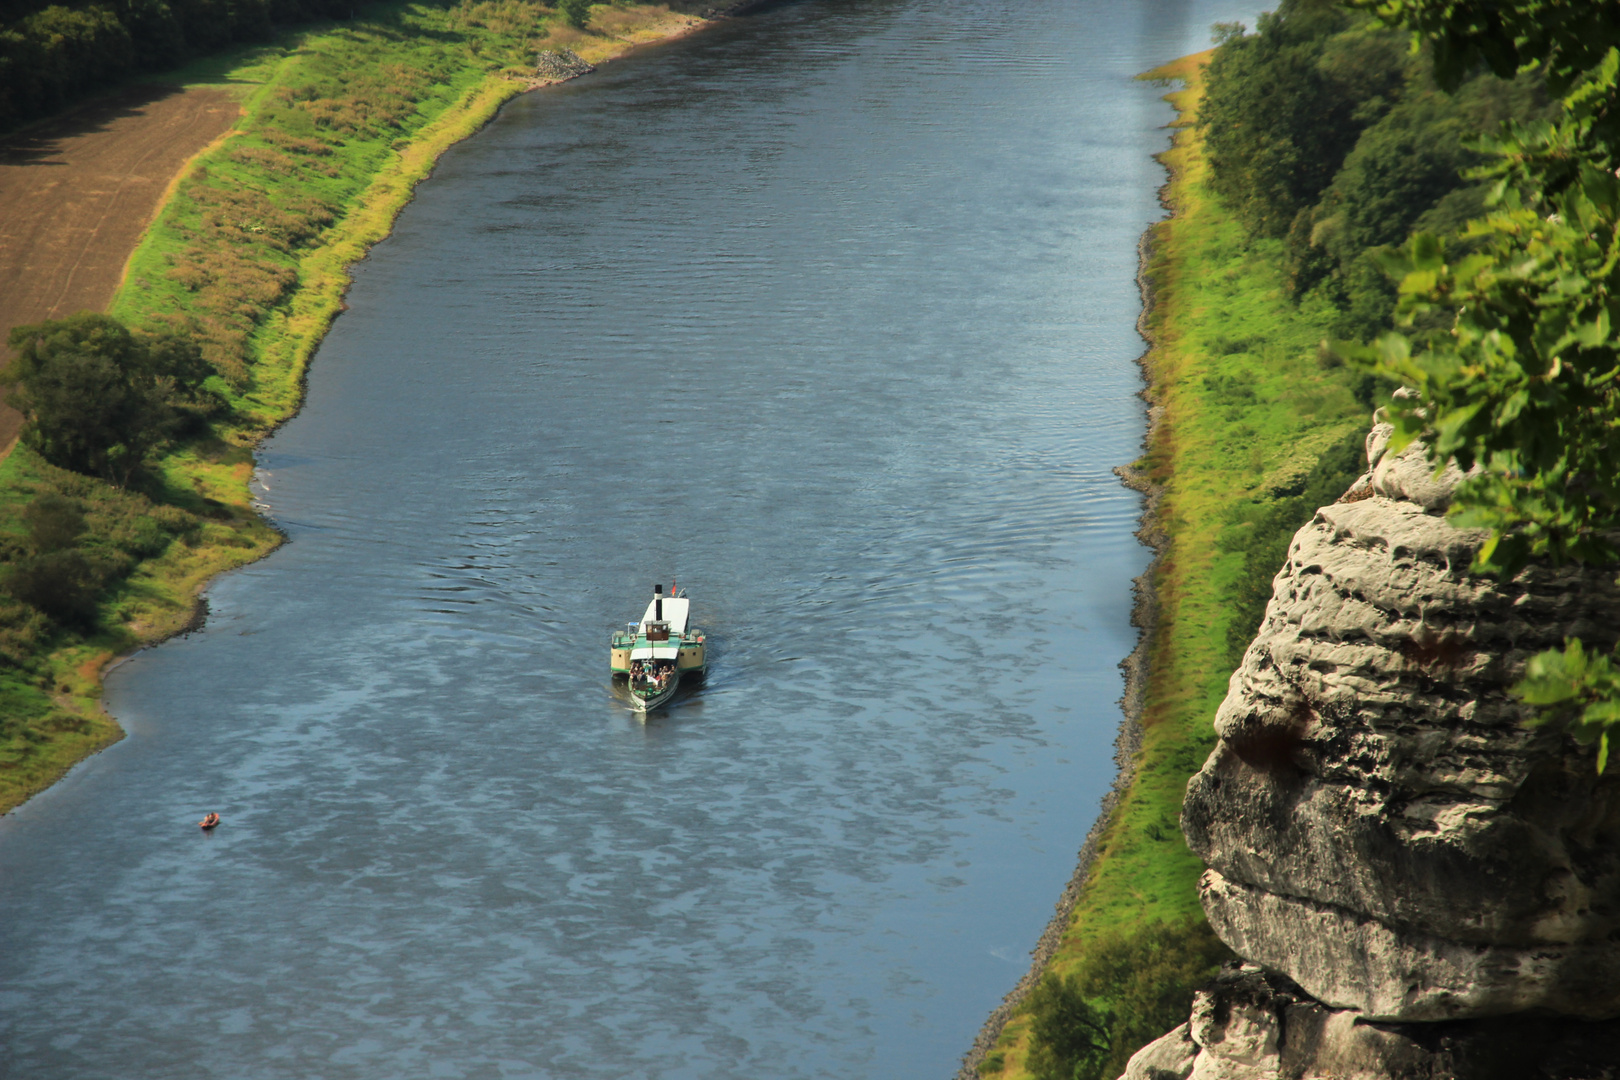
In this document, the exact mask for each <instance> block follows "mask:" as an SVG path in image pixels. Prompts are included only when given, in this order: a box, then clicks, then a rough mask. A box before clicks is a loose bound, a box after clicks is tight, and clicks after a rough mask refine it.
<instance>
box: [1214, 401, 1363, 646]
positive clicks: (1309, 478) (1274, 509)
mask: <svg viewBox="0 0 1620 1080" xmlns="http://www.w3.org/2000/svg"><path fill="white" fill-rule="evenodd" d="M1364 443H1365V440H1364V436H1363V435H1362V433H1361V432H1360V431H1351V432H1349V433H1348V434H1346V435H1345V437H1344V438H1343V439H1340V440H1339V441H1338V442H1337V443H1335V444H1334V445H1332V446H1330V447H1328V449H1327V450H1326V451H1324V452H1323V454H1322V455H1321V457H1319V458H1318V459H1317V461H1316V464H1315V465H1313V466H1312V467H1311V471H1310V472H1309V473H1307V474H1306V475H1305V476H1304V477H1303V478H1302V479H1301V480H1300V481H1299V482H1298V485H1297V486H1296V487H1293V488H1292V489H1291V490H1286V491H1279V492H1275V493H1274V497H1273V498H1270V499H1266V500H1260V501H1256V502H1253V503H1249V504H1247V505H1244V506H1241V507H1239V508H1238V510H1237V512H1236V513H1234V514H1233V521H1232V524H1231V525H1229V526H1228V527H1227V528H1226V530H1224V531H1223V533H1222V535H1221V538H1220V541H1219V543H1220V546H1221V548H1222V549H1223V550H1225V551H1240V552H1242V553H1243V567H1242V570H1241V571H1240V572H1239V575H1238V578H1237V580H1236V581H1234V582H1233V583H1232V585H1231V586H1230V587H1229V588H1228V589H1227V591H1226V602H1227V604H1228V605H1230V606H1231V608H1232V609H1233V617H1232V620H1231V621H1230V622H1229V623H1227V626H1226V646H1227V653H1228V657H1229V659H1230V663H1231V666H1232V667H1236V666H1237V665H1238V664H1239V663H1240V662H1241V661H1242V659H1243V652H1244V650H1245V649H1247V648H1248V647H1249V642H1250V641H1252V640H1253V639H1254V634H1255V631H1256V630H1258V629H1259V628H1260V622H1261V620H1262V619H1263V618H1264V617H1265V614H1266V604H1267V603H1269V602H1270V600H1271V587H1272V579H1273V578H1274V577H1275V576H1276V574H1277V568H1278V567H1279V566H1281V565H1282V563H1283V560H1284V559H1285V558H1287V555H1288V545H1289V543H1290V542H1291V541H1292V540H1293V538H1294V533H1295V531H1296V530H1298V529H1299V527H1300V526H1301V525H1302V524H1304V523H1305V522H1307V521H1309V520H1310V518H1311V515H1312V514H1313V513H1315V512H1316V508H1317V507H1319V506H1326V505H1327V504H1328V503H1331V502H1333V501H1334V500H1335V499H1337V498H1338V497H1339V496H1341V495H1343V494H1344V493H1345V491H1346V489H1348V488H1349V487H1350V485H1351V484H1352V483H1354V482H1355V479H1356V477H1357V476H1359V475H1360V474H1361V471H1362V469H1363V468H1364V466H1365V465H1366V461H1367V458H1366V451H1365V448H1364Z"/></svg>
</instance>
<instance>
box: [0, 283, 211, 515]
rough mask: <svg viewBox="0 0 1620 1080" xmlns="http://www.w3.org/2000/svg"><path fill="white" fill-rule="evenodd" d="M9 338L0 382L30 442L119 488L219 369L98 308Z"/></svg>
mask: <svg viewBox="0 0 1620 1080" xmlns="http://www.w3.org/2000/svg"><path fill="white" fill-rule="evenodd" d="M9 341H10V344H11V346H12V348H14V349H16V350H17V358H16V360H15V361H13V363H12V365H11V367H10V369H9V370H8V371H7V372H6V373H5V374H4V375H3V376H0V382H4V383H5V384H6V385H9V386H11V387H13V390H12V393H11V403H12V405H14V406H15V407H16V408H17V409H18V410H19V411H21V412H22V414H23V416H24V417H25V418H26V420H27V422H28V423H27V427H26V429H25V430H24V435H23V438H24V439H25V440H26V441H27V442H28V444H29V445H30V446H32V447H34V449H36V450H38V451H39V453H40V455H41V456H42V457H44V458H45V459H46V460H47V461H49V462H51V463H53V464H55V465H60V466H61V467H63V468H65V469H72V470H73V471H75V472H81V473H87V474H90V475H95V476H100V477H102V478H103V479H106V480H109V481H111V482H112V483H115V484H118V485H120V486H123V485H125V484H128V483H129V480H130V478H131V476H132V475H133V474H134V472H135V470H136V469H138V468H139V467H140V465H141V463H142V462H143V461H144V460H145V458H146V456H147V454H148V453H150V452H151V451H152V450H153V449H154V448H156V447H157V446H158V445H160V444H161V443H162V442H164V441H165V440H166V439H167V438H168V437H169V436H170V435H171V434H172V433H173V431H174V430H175V427H176V425H177V423H178V422H179V420H180V418H181V413H180V411H179V409H178V406H179V405H181V404H183V403H186V402H195V401H196V400H197V399H198V397H199V396H200V395H201V392H202V384H203V381H204V380H205V379H206V378H207V377H208V376H209V375H210V374H211V373H212V369H210V368H209V367H208V365H207V364H206V363H205V362H204V361H203V360H202V357H201V354H200V353H199V352H198V350H197V348H196V346H195V345H193V344H191V343H190V342H187V341H184V340H181V339H178V338H172V337H161V336H145V335H139V336H138V335H136V334H133V333H131V332H130V331H129V329H128V328H126V327H125V326H124V325H123V324H122V323H120V322H119V321H118V320H116V319H113V318H111V317H109V316H106V315H97V314H94V313H91V312H84V313H81V314H78V315H74V316H72V317H70V318H67V319H62V320H59V321H54V322H44V323H38V324H35V325H33V326H19V327H17V328H16V329H15V330H13V331H12V332H11V336H10V338H9Z"/></svg>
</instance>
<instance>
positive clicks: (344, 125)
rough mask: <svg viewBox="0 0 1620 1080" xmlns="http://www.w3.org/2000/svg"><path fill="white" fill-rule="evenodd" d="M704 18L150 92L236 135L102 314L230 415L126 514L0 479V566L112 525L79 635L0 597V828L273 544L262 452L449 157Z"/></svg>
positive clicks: (438, 17)
mask: <svg viewBox="0 0 1620 1080" xmlns="http://www.w3.org/2000/svg"><path fill="white" fill-rule="evenodd" d="M706 6H707V5H703V4H697V3H685V2H682V3H677V4H675V5H674V8H673V10H672V8H671V6H670V5H667V4H659V5H645V4H631V3H623V4H614V5H598V6H597V7H595V8H594V9H593V22H592V25H591V26H590V28H588V29H587V30H584V31H581V30H576V29H574V28H571V27H566V26H563V25H562V24H561V21H560V18H559V16H557V14H556V13H555V11H554V10H553V9H551V8H548V7H546V6H544V5H542V4H541V3H539V2H538V0H461V2H459V3H456V4H453V5H431V4H418V3H407V2H392V3H378V4H371V5H367V6H361V7H359V8H358V9H357V16H356V18H354V19H353V20H350V21H347V22H344V23H341V24H328V25H322V26H315V27H308V28H304V29H301V30H298V31H296V32H291V33H288V34H285V35H284V36H282V37H281V38H280V39H279V40H277V41H275V42H273V43H271V44H269V45H266V46H258V47H253V48H241V49H236V50H233V51H231V52H227V53H223V54H220V55H217V56H213V57H207V58H203V59H200V60H197V61H195V62H193V63H191V64H189V65H188V66H186V67H185V68H182V69H180V70H179V71H176V72H173V73H171V74H170V75H168V76H165V77H163V78H162V79H160V80H159V81H164V82H170V83H179V84H181V85H185V86H193V87H195V86H209V87H216V88H221V89H224V90H226V91H227V92H228V93H230V94H231V95H232V96H233V97H235V98H236V99H237V100H238V101H240V102H241V104H242V109H243V115H242V118H241V120H240V121H239V122H238V124H237V125H236V127H235V129H234V130H233V131H232V132H231V133H230V135H229V136H227V137H226V138H225V139H222V140H220V141H219V142H218V143H216V144H215V145H213V146H211V147H209V148H208V149H207V150H205V151H204V152H203V153H202V154H200V155H199V156H198V158H197V159H195V160H194V161H193V162H192V163H191V166H190V167H189V168H188V170H187V171H186V173H185V174H184V175H183V176H182V177H181V178H180V179H179V180H178V181H177V182H176V183H175V185H174V186H173V188H172V189H171V192H170V194H169V197H168V199H167V200H166V202H165V204H164V207H163V209H162V210H161V211H160V213H159V215H158V217H157V220H156V221H155V222H154V223H153V225H152V226H151V227H150V228H149V229H148V230H147V232H146V234H145V235H144V236H143V238H142V240H141V243H140V245H139V246H138V248H137V250H136V251H135V253H134V254H133V256H132V257H131V259H130V261H129V264H128V267H127V269H126V273H125V278H124V282H123V285H122V286H121V288H120V290H119V292H118V294H117V296H116V297H115V298H114V300H113V302H112V304H111V305H110V308H109V313H110V314H113V315H115V316H117V317H118V318H120V319H122V320H124V321H125V322H127V323H129V324H131V325H133V326H138V327H144V328H148V329H169V330H179V331H182V332H185V333H188V334H190V335H192V336H194V337H195V338H196V339H197V340H198V341H199V342H201V344H202V346H203V349H204V354H205V356H206V357H207V358H208V359H209V360H210V361H211V362H212V363H213V364H214V365H215V367H216V369H217V370H218V371H219V372H220V376H219V377H218V378H216V379H213V380H210V385H211V386H213V387H214V388H215V389H216V390H217V391H219V392H220V393H221V395H222V396H223V397H224V398H225V399H226V400H227V401H228V402H229V405H230V413H229V416H228V417H226V418H222V419H219V420H216V422H215V423H214V424H213V428H212V430H211V431H210V432H209V433H207V434H206V435H204V436H202V437H199V438H195V439H192V440H191V441H189V442H186V443H184V444H182V445H179V446H175V447H172V448H170V449H169V451H168V452H166V453H165V454H164V455H163V456H162V457H161V458H159V459H157V460H155V461H153V462H151V463H150V466H149V471H148V475H147V476H146V477H145V478H144V479H143V480H142V482H141V483H140V485H139V490H138V491H136V492H133V493H124V492H120V491H118V490H117V489H115V488H112V487H111V486H110V485H107V484H104V483H102V482H101V481H97V480H91V479H89V478H85V477H77V476H74V475H73V474H70V473H65V472H63V471H62V470H60V469H56V468H54V467H53V466H51V465H48V464H47V463H45V462H44V461H42V460H40V458H39V457H38V456H37V455H36V454H34V453H33V452H32V451H30V450H29V449H28V448H27V447H26V446H19V447H18V448H17V449H16V450H14V451H13V452H12V453H11V454H10V456H9V457H7V458H6V459H5V460H4V461H3V462H0V563H9V562H11V561H12V560H15V559H19V558H22V557H24V556H26V555H27V553H28V550H29V549H28V547H27V544H28V539H27V536H26V533H25V530H24V529H23V527H22V524H21V512H22V508H23V507H24V506H25V505H26V504H27V503H28V502H29V501H30V500H32V499H33V498H35V497H37V496H38V495H40V494H44V493H47V492H55V493H58V494H65V495H67V496H68V497H70V498H72V499H74V500H76V501H77V502H79V503H80V504H81V505H82V506H85V507H92V508H93V507H101V508H103V509H104V510H106V511H107V512H103V513H99V514H93V515H89V516H90V517H92V518H94V520H95V521H96V522H97V526H96V528H93V529H92V530H91V531H90V533H88V534H87V535H86V537H85V538H84V540H83V544H84V546H85V547H86V549H87V550H104V551H105V552H106V553H107V555H108V558H109V560H111V561H112V562H115V563H117V565H118V567H119V572H118V573H117V574H116V575H114V577H115V578H116V580H113V581H112V583H111V584H110V585H109V586H108V588H107V591H106V593H105V595H103V596H102V597H101V600H100V608H99V611H100V615H99V618H98V620H97V625H96V627H95V628H94V629H92V630H89V631H82V630H78V631H76V630H72V629H70V628H64V627H58V626H54V625H51V624H50V623H49V621H48V620H45V619H44V617H43V616H41V615H40V614H39V613H38V612H35V611H34V610H33V609H32V608H30V607H28V606H27V605H26V604H20V603H18V602H16V601H14V600H12V599H11V598H10V597H9V596H6V595H4V594H3V593H0V812H4V811H6V810H9V809H11V808H12V807H14V806H16V805H17V804H18V803H20V802H22V801H23V800H24V799H26V798H27V797H29V796H30V795H32V794H33V793H35V792H37V791H39V790H41V789H42V788H43V787H45V786H47V785H48V784H50V783H51V782H53V781H54V780H55V779H56V778H58V777H59V776H61V774H62V773H63V772H65V771H66V770H67V769H68V768H70V767H71V766H72V764H73V763H74V762H76V761H78V760H80V759H81V758H83V757H84V756H85V755H86V754H88V753H92V752H94V751H95V750H97V749H99V748H101V747H103V746H105V745H107V744H108V743H109V742H112V741H115V740H116V739H118V738H119V737H121V732H120V731H119V729H118V727H117V725H116V724H114V723H113V722H112V721H111V720H110V719H109V718H108V717H107V716H106V715H105V713H104V712H103V711H102V709H101V707H100V690H101V683H100V676H101V672H102V671H103V669H104V668H105V667H106V665H107V664H108V663H109V662H110V661H111V660H112V659H113V658H114V657H116V656H117V655H119V654H121V653H125V652H128V651H129V650H131V649H133V648H135V647H137V646H139V645H141V644H146V643H150V642H153V641H156V640H161V639H162V638H163V637H166V636H168V635H170V634H173V633H175V632H176V631H178V630H179V629H181V628H183V627H184V626H185V625H186V624H187V623H188V621H189V620H190V619H191V618H192V617H193V612H194V610H195V597H196V595H197V593H198V591H199V590H200V589H201V588H202V587H203V586H204V585H205V584H206V583H207V581H208V580H209V579H210V578H211V577H213V576H214V575H216V574H218V573H220V572H222V571H224V570H228V569H231V568H233V567H236V566H241V565H243V564H244V563H247V562H250V561H252V560H254V559H258V558H262V557H263V556H264V555H265V554H267V553H269V552H270V551H271V550H273V549H274V548H275V546H276V545H277V544H278V543H279V542H280V537H279V536H278V535H277V534H276V533H275V532H274V531H273V530H272V529H270V528H269V527H268V526H267V525H266V524H265V523H264V522H263V521H262V520H261V519H260V518H259V517H258V516H257V514H255V513H254V512H253V510H252V507H251V502H250V498H249V493H248V482H249V480H250V479H251V477H252V471H253V459H252V447H253V446H254V445H255V444H256V443H257V442H258V440H259V439H261V438H263V437H264V436H265V435H266V434H267V433H268V432H269V431H270V430H272V429H273V428H274V426H275V425H276V424H279V423H280V422H281V421H283V420H285V419H286V418H288V417H289V416H291V415H292V414H293V413H294V412H295V411H296V410H297V408H298V406H299V403H300V401H301V399H302V395H303V383H304V374H305V370H306V368H307V366H308V364H309V360H310V357H311V356H312V355H313V353H314V351H315V349H316V347H317V345H319V343H320V340H321V338H322V336H323V335H324V334H325V333H326V330H327V328H328V327H329V326H330V325H331V321H332V319H333V318H335V317H336V315H337V314H338V312H339V311H341V310H342V307H343V296H344V293H345V292H346V290H347V288H348V285H349V278H348V274H347V269H348V267H349V266H350V265H352V264H353V263H355V262H357V261H359V260H360V259H362V258H364V256H365V254H366V252H367V250H369V248H370V247H371V245H372V244H375V243H376V242H378V241H379V240H381V239H383V238H384V237H385V236H386V235H387V234H388V232H389V230H390V229H391V228H392V226H393V222H394V219H395V217H396V216H397V215H398V213H399V212H400V210H401V209H402V208H403V207H404V206H405V204H406V203H408V202H409V201H410V198H411V195H412V193H413V191H414V190H415V187H416V185H417V184H418V183H419V182H420V181H421V180H423V179H424V178H425V177H426V176H427V175H428V173H429V172H430V171H431V170H432V168H433V164H434V162H435V161H436V160H437V159H438V157H439V155H440V154H442V153H443V152H444V150H445V149H447V148H448V147H449V146H451V145H452V144H453V143H455V142H458V141H459V140H461V139H463V138H466V137H467V136H468V135H471V134H472V133H473V132H475V131H477V130H478V129H479V128H481V127H482V126H483V125H484V124H485V123H487V122H488V121H489V120H490V118H492V117H493V116H494V115H495V113H496V111H497V110H498V109H499V108H500V106H501V105H502V104H503V103H504V102H506V101H507V100H509V99H510V98H511V97H513V96H514V95H516V94H518V93H520V92H521V91H522V90H523V89H525V88H526V87H527V86H528V85H530V83H529V80H528V74H529V72H530V70H532V69H531V68H530V67H529V65H530V64H531V62H532V57H533V55H534V53H535V52H536V51H537V50H539V49H554V48H559V47H566V48H571V49H573V50H574V51H575V52H577V53H579V54H580V55H581V56H583V57H584V58H585V59H587V60H589V61H591V62H601V61H602V60H605V59H608V58H610V57H612V56H614V55H617V54H619V53H622V52H624V51H625V50H626V49H628V48H630V47H631V46H633V45H634V44H637V43H640V42H643V41H649V40H655V39H657V38H660V37H664V36H668V35H669V34H672V33H676V32H680V31H682V30H685V29H688V28H690V27H691V26H693V25H696V24H697V23H699V22H701V21H702V20H701V19H700V18H698V17H696V16H693V15H691V14H689V13H687V10H686V9H687V8H692V9H694V10H696V9H698V8H702V7H706ZM158 506H168V507H172V508H175V509H177V510H178V511H182V512H183V514H184V515H187V518H186V520H194V521H195V522H196V526H195V528H194V529H192V530H191V531H189V532H186V534H185V536H184V538H183V540H182V539H181V538H175V539H173V540H170V541H168V542H167V543H166V544H165V545H164V546H163V547H162V550H161V551H158V552H157V553H156V554H152V553H151V552H147V551H145V550H143V551H142V552H141V553H140V555H139V556H135V555H130V554H129V552H127V551H123V552H120V551H118V550H114V548H116V544H115V543H113V541H114V540H116V536H117V535H122V534H120V533H119V532H118V530H119V529H123V530H124V531H125V532H128V528H129V527H130V526H129V523H130V522H137V521H139V519H142V518H151V517H152V514H153V513H156V512H157V510H156V508H157V507H158ZM109 507H110V508H113V509H111V510H107V508H109ZM114 511H116V512H114ZM161 513H163V514H169V515H170V517H169V518H167V519H165V520H179V519H175V518H173V513H174V511H173V510H165V511H162V512H161ZM160 516H161V515H160ZM120 522H122V523H123V524H120ZM143 527H145V528H146V529H147V531H148V532H150V530H151V528H152V526H151V524H150V522H147V523H145V524H144V526H143ZM97 529H100V530H102V531H103V532H106V531H107V530H112V531H111V532H110V533H108V535H105V536H103V535H100V534H99V533H98V532H97ZM109 545H111V546H109ZM98 546H99V547H98ZM126 546H128V545H127V544H126Z"/></svg>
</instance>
